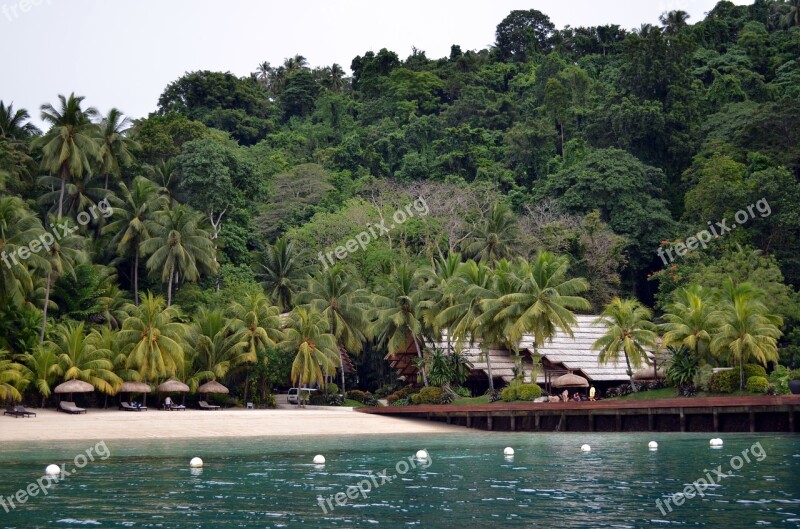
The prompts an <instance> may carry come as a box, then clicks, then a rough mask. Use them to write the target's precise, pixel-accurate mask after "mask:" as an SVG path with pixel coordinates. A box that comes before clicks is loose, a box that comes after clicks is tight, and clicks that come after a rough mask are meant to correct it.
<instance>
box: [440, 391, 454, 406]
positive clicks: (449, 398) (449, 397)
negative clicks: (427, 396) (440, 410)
mask: <svg viewBox="0 0 800 529" xmlns="http://www.w3.org/2000/svg"><path fill="white" fill-rule="evenodd" d="M454 400H456V396H455V395H453V394H452V393H447V392H442V398H441V399H439V402H440V403H441V404H452V403H453V401H454Z"/></svg>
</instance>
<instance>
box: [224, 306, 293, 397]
mask: <svg viewBox="0 0 800 529" xmlns="http://www.w3.org/2000/svg"><path fill="white" fill-rule="evenodd" d="M230 314H231V316H232V317H233V318H234V322H235V323H236V325H237V326H238V328H239V332H241V333H242V339H243V340H244V341H245V342H246V343H247V345H246V346H245V347H244V349H243V350H242V351H241V354H240V356H239V358H238V359H237V361H236V364H238V365H244V366H245V367H246V368H247V371H248V373H247V374H246V376H245V384H244V401H245V402H247V390H248V386H249V385H250V384H249V367H250V366H251V365H253V364H255V363H257V362H258V354H259V352H263V351H264V350H266V348H267V347H274V346H275V345H276V344H277V343H278V342H280V341H281V340H282V339H283V333H282V332H281V318H280V311H279V310H278V307H275V306H274V305H270V303H269V299H267V297H266V296H265V295H264V294H263V293H262V292H250V293H248V294H246V295H245V298H244V301H243V302H241V303H239V302H234V303H233V304H232V305H231V307H230ZM264 360H265V361H266V357H264Z"/></svg>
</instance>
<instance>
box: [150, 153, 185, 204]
mask: <svg viewBox="0 0 800 529" xmlns="http://www.w3.org/2000/svg"><path fill="white" fill-rule="evenodd" d="M145 173H146V175H147V179H148V180H150V181H152V182H153V183H155V184H156V185H157V186H159V193H161V194H162V195H164V197H166V199H167V201H168V203H169V207H171V208H174V207H175V206H177V205H178V203H179V202H180V201H181V200H180V199H185V197H184V196H183V193H181V190H180V183H181V181H180V175H179V174H178V170H177V166H176V165H175V159H174V158H170V159H169V160H159V161H158V162H156V163H155V164H154V165H148V166H145Z"/></svg>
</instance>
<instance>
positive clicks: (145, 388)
mask: <svg viewBox="0 0 800 529" xmlns="http://www.w3.org/2000/svg"><path fill="white" fill-rule="evenodd" d="M151 391H152V389H151V388H150V384H147V383H145V382H133V381H128V382H123V383H122V386H120V388H119V391H118V393H144V405H145V406H147V394H148V393H150V392H151ZM129 396H130V395H129Z"/></svg>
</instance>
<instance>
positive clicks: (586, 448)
mask: <svg viewBox="0 0 800 529" xmlns="http://www.w3.org/2000/svg"><path fill="white" fill-rule="evenodd" d="M591 451H592V447H591V446H589V445H583V446H581V452H591Z"/></svg>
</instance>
